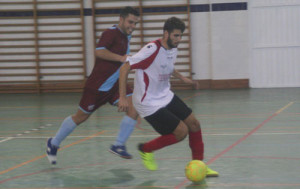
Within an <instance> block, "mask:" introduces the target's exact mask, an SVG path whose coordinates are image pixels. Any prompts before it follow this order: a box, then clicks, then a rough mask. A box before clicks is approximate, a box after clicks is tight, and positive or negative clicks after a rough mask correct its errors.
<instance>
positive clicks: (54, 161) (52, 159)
mask: <svg viewBox="0 0 300 189" xmlns="http://www.w3.org/2000/svg"><path fill="white" fill-rule="evenodd" d="M47 158H48V160H49V162H50V163H51V164H52V165H55V164H56V161H57V160H56V157H52V156H50V155H48V154H47Z"/></svg>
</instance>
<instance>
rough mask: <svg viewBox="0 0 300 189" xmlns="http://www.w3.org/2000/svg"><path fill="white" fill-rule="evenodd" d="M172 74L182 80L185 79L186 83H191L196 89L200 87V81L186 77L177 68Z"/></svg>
mask: <svg viewBox="0 0 300 189" xmlns="http://www.w3.org/2000/svg"><path fill="white" fill-rule="evenodd" d="M172 75H173V76H174V77H176V78H178V79H180V80H181V81H183V82H184V83H186V84H191V85H193V86H194V87H195V89H198V88H199V83H198V82H197V81H193V80H191V79H190V78H188V77H184V76H183V75H182V74H181V73H179V72H178V71H177V70H175V69H174V71H173V73H172Z"/></svg>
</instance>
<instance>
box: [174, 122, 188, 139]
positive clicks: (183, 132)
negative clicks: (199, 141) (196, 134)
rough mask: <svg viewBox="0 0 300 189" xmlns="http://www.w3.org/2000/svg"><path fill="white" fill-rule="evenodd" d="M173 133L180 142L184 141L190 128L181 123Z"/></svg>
mask: <svg viewBox="0 0 300 189" xmlns="http://www.w3.org/2000/svg"><path fill="white" fill-rule="evenodd" d="M173 133H174V135H175V137H176V139H177V140H178V141H182V140H183V139H185V137H186V136H187V134H188V128H187V126H186V125H185V124H184V123H183V122H180V123H179V125H178V126H177V128H176V129H175V131H174V132H173Z"/></svg>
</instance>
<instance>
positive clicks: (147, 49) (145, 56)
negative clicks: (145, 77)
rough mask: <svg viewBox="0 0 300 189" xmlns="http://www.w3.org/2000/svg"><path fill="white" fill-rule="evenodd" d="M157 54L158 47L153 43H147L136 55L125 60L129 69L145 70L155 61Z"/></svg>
mask: <svg viewBox="0 0 300 189" xmlns="http://www.w3.org/2000/svg"><path fill="white" fill-rule="evenodd" d="M157 53H158V47H157V45H156V44H155V43H149V44H147V45H146V46H144V47H143V48H142V49H141V50H140V51H139V52H138V53H136V54H135V55H133V56H130V57H128V58H127V61H128V62H129V64H130V69H143V70H144V69H147V68H148V67H149V66H150V65H151V64H152V62H153V60H154V59H155V57H156V55H157Z"/></svg>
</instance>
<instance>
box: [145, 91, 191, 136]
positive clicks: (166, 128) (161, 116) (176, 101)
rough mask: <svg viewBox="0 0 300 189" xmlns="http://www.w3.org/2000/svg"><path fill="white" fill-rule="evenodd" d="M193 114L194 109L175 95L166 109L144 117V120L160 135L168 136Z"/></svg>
mask: <svg viewBox="0 0 300 189" xmlns="http://www.w3.org/2000/svg"><path fill="white" fill-rule="evenodd" d="M191 113H192V109H191V108H189V107H188V106H187V105H186V104H185V103H184V102H183V101H182V100H181V99H180V98H178V97H177V96H176V95H174V97H173V99H172V100H171V102H170V103H169V104H168V105H167V106H166V107H163V108H160V109H159V110H157V111H156V112H155V113H153V114H151V115H149V116H146V117H144V119H145V120H147V121H148V122H149V123H150V124H151V125H152V127H153V128H154V129H155V130H156V131H157V132H158V133H159V134H161V135H167V134H170V133H173V131H174V130H175V129H176V127H177V126H178V124H179V122H180V120H182V121H183V120H185V119H186V118H187V117H188V116H189V115H190V114H191Z"/></svg>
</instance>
